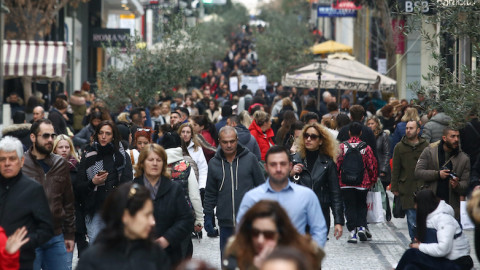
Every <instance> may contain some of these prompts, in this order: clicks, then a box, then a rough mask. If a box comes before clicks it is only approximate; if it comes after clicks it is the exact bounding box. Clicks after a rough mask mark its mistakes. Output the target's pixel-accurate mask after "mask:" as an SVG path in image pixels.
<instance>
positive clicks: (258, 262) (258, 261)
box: [253, 240, 277, 269]
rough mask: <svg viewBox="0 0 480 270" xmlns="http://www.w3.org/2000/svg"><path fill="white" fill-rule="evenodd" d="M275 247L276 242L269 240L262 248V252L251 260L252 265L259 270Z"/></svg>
mask: <svg viewBox="0 0 480 270" xmlns="http://www.w3.org/2000/svg"><path fill="white" fill-rule="evenodd" d="M276 245H277V242H275V241H273V240H271V241H268V242H267V243H265V245H264V246H263V249H262V251H260V253H259V254H257V255H256V256H255V257H254V258H253V265H255V267H257V268H258V269H260V268H261V267H262V264H263V262H264V261H265V259H266V258H267V257H268V255H270V253H272V251H273V250H274V249H275V246H276Z"/></svg>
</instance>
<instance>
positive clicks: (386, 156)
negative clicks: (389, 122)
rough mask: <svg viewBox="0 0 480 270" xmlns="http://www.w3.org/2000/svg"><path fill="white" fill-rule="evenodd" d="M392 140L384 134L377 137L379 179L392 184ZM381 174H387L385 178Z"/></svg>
mask: <svg viewBox="0 0 480 270" xmlns="http://www.w3.org/2000/svg"><path fill="white" fill-rule="evenodd" d="M390 149H391V147H390V140H389V138H388V134H387V133H385V132H382V134H380V135H378V137H377V156H378V177H380V180H381V181H382V182H387V183H390V180H391V178H392V177H391V169H390V156H391V153H390ZM380 173H385V177H381V176H380Z"/></svg>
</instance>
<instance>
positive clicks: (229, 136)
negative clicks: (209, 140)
mask: <svg viewBox="0 0 480 270" xmlns="http://www.w3.org/2000/svg"><path fill="white" fill-rule="evenodd" d="M219 141H220V147H221V148H222V151H223V153H224V154H225V155H226V156H227V155H234V154H235V153H236V152H237V143H238V138H237V134H235V132H233V131H227V132H222V133H221V134H220V140H219Z"/></svg>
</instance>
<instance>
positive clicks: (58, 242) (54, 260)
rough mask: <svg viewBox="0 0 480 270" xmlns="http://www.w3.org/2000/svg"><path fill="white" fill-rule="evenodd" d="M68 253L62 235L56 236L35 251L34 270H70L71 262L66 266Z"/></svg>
mask: <svg viewBox="0 0 480 270" xmlns="http://www.w3.org/2000/svg"><path fill="white" fill-rule="evenodd" d="M68 256H69V255H68V253H67V248H66V247H65V240H64V238H63V234H59V235H56V236H54V237H52V238H50V240H48V242H46V243H45V244H43V245H41V246H40V247H38V248H36V249H35V261H34V262H33V269H34V270H40V269H43V270H52V269H53V270H56V269H59V270H60V269H61V270H70V269H72V261H71V260H70V264H68V260H69V259H68Z"/></svg>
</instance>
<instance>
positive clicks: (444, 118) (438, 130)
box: [422, 112, 452, 143]
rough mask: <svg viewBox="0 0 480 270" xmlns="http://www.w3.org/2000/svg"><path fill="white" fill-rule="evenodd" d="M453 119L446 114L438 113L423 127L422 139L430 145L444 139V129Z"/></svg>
mask: <svg viewBox="0 0 480 270" xmlns="http://www.w3.org/2000/svg"><path fill="white" fill-rule="evenodd" d="M451 120H452V119H451V118H450V116H448V115H446V114H445V113H443V112H441V113H437V114H436V115H434V116H433V117H432V118H430V120H429V121H428V122H427V123H426V124H425V126H423V131H422V132H423V134H422V137H423V138H424V139H425V140H426V141H427V142H428V143H434V142H437V141H439V140H441V139H442V135H443V129H444V128H445V127H447V126H448V124H449V122H450V121H451Z"/></svg>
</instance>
